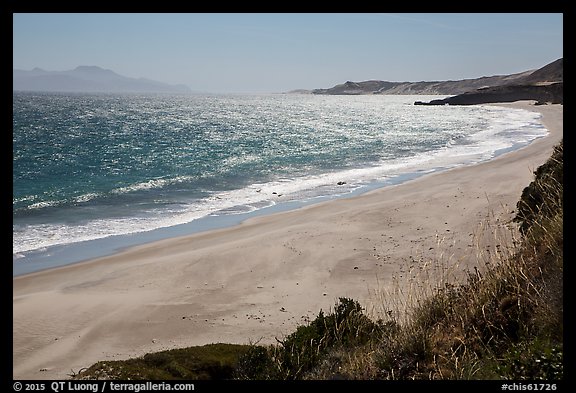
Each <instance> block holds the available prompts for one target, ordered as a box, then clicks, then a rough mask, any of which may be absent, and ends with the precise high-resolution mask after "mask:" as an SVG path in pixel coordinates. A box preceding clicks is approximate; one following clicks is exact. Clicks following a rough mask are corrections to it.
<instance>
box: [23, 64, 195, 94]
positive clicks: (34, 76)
mask: <svg viewBox="0 0 576 393" xmlns="http://www.w3.org/2000/svg"><path fill="white" fill-rule="evenodd" d="M12 81H13V87H12V90H24V91H57V92H104V93H121V92H126V93H152V92H158V93H161V92H166V93H190V92H191V90H190V88H189V87H187V86H184V85H170V84H167V83H162V82H157V81H153V80H150V79H145V78H130V77H126V76H122V75H119V74H117V73H115V72H114V71H111V70H106V69H103V68H100V67H97V66H79V67H76V68H75V69H73V70H69V71H45V70H42V69H40V68H34V69H33V70H32V71H24V70H13V72H12Z"/></svg>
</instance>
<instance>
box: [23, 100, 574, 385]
mask: <svg viewBox="0 0 576 393" xmlns="http://www.w3.org/2000/svg"><path fill="white" fill-rule="evenodd" d="M499 105H500V104H499ZM501 105H510V106H513V107H519V108H524V109H528V110H534V111H538V112H541V113H542V114H543V123H544V124H545V126H546V127H547V128H548V129H549V131H550V134H549V135H548V136H547V137H544V138H540V139H537V140H536V141H534V142H533V143H532V144H530V145H529V146H527V147H525V148H522V149H520V150H517V151H514V152H511V153H507V154H504V155H501V156H499V157H497V158H496V159H493V160H491V161H488V162H485V163H481V164H477V165H473V166H468V167H461V168H455V169H452V170H448V171H445V172H440V173H434V174H430V175H426V176H423V177H420V178H418V179H415V180H412V181H409V182H406V183H404V184H401V185H396V186H390V187H385V188H382V189H378V190H375V191H372V192H370V193H367V194H363V195H360V196H357V197H353V198H347V199H337V200H333V201H328V202H323V203H320V204H316V205H311V206H307V207H304V208H301V209H298V210H294V211H289V212H284V213H278V214H274V215H269V216H263V217H256V218H252V219H250V220H248V221H246V222H244V223H242V224H241V225H238V226H235V227H232V228H227V229H221V230H216V231H211V232H206V233H200V234H196V235H191V236H186V237H180V238H172V239H167V240H162V241H158V242H154V243H149V244H145V245H142V246H137V247H134V248H130V249H128V250H126V251H123V252H121V253H118V254H116V255H112V256H109V257H104V258H99V259H96V260H92V261H88V262H84V263H78V264H73V265H69V266H64V267H60V268H55V269H51V270H47V271H42V272H37V273H32V274H28V275H24V276H19V277H15V278H14V279H13V361H14V365H13V378H14V379H65V378H67V377H68V376H69V374H71V373H72V372H78V371H79V370H80V369H81V368H83V367H88V366H90V365H92V364H93V363H95V362H96V361H99V360H118V359H126V358H128V357H135V356H140V355H143V354H144V353H147V352H152V351H160V350H164V349H172V348H179V347H185V346H191V345H203V344H209V343H217V342H226V343H240V344H248V343H260V344H266V343H274V342H275V341H276V338H278V339H282V338H283V337H284V336H285V335H287V334H289V333H291V332H293V331H294V329H295V327H296V326H298V325H300V324H302V323H304V322H306V320H307V318H310V319H313V318H314V317H315V316H316V315H317V314H318V312H319V311H320V309H323V310H324V311H328V310H330V309H331V308H332V307H333V306H334V304H335V303H336V302H337V300H338V298H339V297H350V298H353V299H355V300H357V301H359V302H360V303H361V304H362V305H363V306H365V307H366V308H367V310H368V312H369V313H377V312H379V311H380V312H383V311H385V310H386V309H387V307H388V305H387V304H385V303H386V302H387V301H392V302H393V301H394V300H393V299H391V298H390V297H388V298H386V299H385V297H386V296H387V294H390V293H392V292H394V291H395V290H396V291H397V290H398V289H399V288H400V287H401V286H402V285H405V284H401V283H402V282H405V281H407V279H410V278H411V277H412V279H414V277H413V275H414V274H416V273H417V272H418V271H420V270H421V269H422V268H423V265H424V264H426V263H427V261H430V260H433V259H434V258H439V259H442V260H444V261H445V266H444V268H447V269H448V270H451V269H452V270H454V271H456V270H458V269H461V268H464V267H470V266H473V265H472V264H473V263H476V262H473V261H474V260H475V258H474V256H475V255H476V254H477V253H478V251H479V250H482V249H483V248H484V247H485V248H486V249H489V248H490V247H494V246H495V244H493V243H491V241H490V239H488V240H483V241H482V242H484V243H482V242H481V243H482V244H481V245H477V244H476V243H477V241H476V240H475V239H479V238H480V236H479V235H478V234H479V233H480V232H481V231H482V228H490V230H492V229H494V228H495V226H504V225H505V223H506V222H507V221H509V220H510V218H511V217H513V213H512V212H513V211H514V210H515V207H516V202H517V201H518V199H519V198H520V195H521V193H522V190H523V188H524V187H526V186H527V185H528V184H529V183H530V181H532V179H533V171H534V170H535V169H536V168H537V167H538V166H539V165H541V164H542V163H544V162H545V161H546V159H548V157H549V156H550V154H551V152H552V148H553V146H554V145H555V144H557V143H558V142H559V141H560V139H561V138H562V136H563V107H562V106H561V105H545V106H544V105H543V106H534V105H533V102H528V101H527V102H517V103H512V104H501ZM488 221H489V222H490V223H489V224H486V223H487V222H488ZM488 237H489V236H488ZM494 241H495V242H496V241H497V240H494ZM450 265H452V266H450ZM415 280H417V281H419V283H420V284H421V285H423V286H427V287H432V286H433V283H432V282H426V280H425V279H422V278H421V277H420V278H416V279H415ZM395 288H396V289H395ZM375 315H376V316H377V314H375Z"/></svg>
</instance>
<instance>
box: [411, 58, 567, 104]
mask: <svg viewBox="0 0 576 393" xmlns="http://www.w3.org/2000/svg"><path fill="white" fill-rule="evenodd" d="M520 100H536V101H538V102H539V103H540V104H543V103H548V102H550V103H553V104H563V103H564V61H563V59H558V60H556V61H554V62H552V63H550V64H547V65H545V66H544V67H542V68H539V69H538V70H536V71H533V72H531V73H529V74H528V75H525V76H523V77H521V78H517V79H515V80H514V81H513V82H509V83H503V84H501V85H497V86H490V87H484V88H480V89H475V90H470V91H467V92H464V93H462V94H457V95H455V96H452V97H448V98H445V99H442V100H432V101H430V102H421V101H416V102H415V103H414V104H415V105H474V104H486V103H490V102H514V101H520Z"/></svg>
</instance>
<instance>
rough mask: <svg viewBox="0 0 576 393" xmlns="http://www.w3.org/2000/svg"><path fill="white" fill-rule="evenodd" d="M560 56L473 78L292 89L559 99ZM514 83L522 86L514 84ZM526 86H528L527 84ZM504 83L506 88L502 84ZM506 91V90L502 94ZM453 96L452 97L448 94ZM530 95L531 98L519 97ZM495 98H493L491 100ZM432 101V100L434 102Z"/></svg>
mask: <svg viewBox="0 0 576 393" xmlns="http://www.w3.org/2000/svg"><path fill="white" fill-rule="evenodd" d="M563 77H564V68H563V59H558V60H556V61H554V62H552V63H550V64H548V65H546V66H544V67H542V68H540V69H537V70H529V71H524V72H521V73H517V74H510V75H496V76H489V77H481V78H476V79H463V80H458V81H434V82H388V81H381V80H370V81H364V82H350V81H348V82H346V83H343V84H339V85H336V86H334V87H331V88H328V89H314V90H308V91H303V90H294V91H293V92H294V93H296V92H297V93H306V92H307V93H311V94H328V95H360V94H430V95H456V96H459V95H464V94H466V95H467V96H466V97H464V98H459V99H455V100H452V102H447V101H449V100H450V99H446V100H447V101H444V102H443V103H452V104H459V105H462V104H465V103H466V102H467V99H473V100H475V101H478V100H480V101H482V99H483V98H480V96H482V97H484V99H488V98H487V97H488V95H490V99H506V100H513V98H514V97H515V96H516V94H517V93H518V94H520V93H522V94H520V95H519V96H521V97H534V98H532V99H537V100H538V99H540V98H542V99H544V100H546V101H555V102H558V101H559V100H560V102H561V101H562V93H563ZM515 86H524V87H523V88H516V87H515ZM527 86H529V87H527ZM504 87H505V88H504ZM504 93H505V94H504ZM451 98H455V97H451ZM518 99H531V98H518ZM492 102H494V101H492ZM433 105H435V104H433Z"/></svg>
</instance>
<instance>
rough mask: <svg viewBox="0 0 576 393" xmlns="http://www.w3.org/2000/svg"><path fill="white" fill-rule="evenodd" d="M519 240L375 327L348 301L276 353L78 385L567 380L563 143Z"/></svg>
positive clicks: (158, 356)
mask: <svg viewBox="0 0 576 393" xmlns="http://www.w3.org/2000/svg"><path fill="white" fill-rule="evenodd" d="M514 221H516V222H517V223H518V224H519V228H520V232H521V234H522V238H521V241H520V242H519V243H518V244H516V245H515V247H514V248H513V250H512V251H511V252H509V253H505V255H504V253H502V252H500V250H497V251H496V252H494V253H493V254H491V255H490V258H488V259H484V260H483V264H484V265H485V267H484V268H483V269H475V270H474V272H469V273H468V276H467V278H466V279H465V280H464V281H463V282H461V283H444V284H443V286H442V287H439V288H435V289H434V290H433V293H432V294H431V295H430V296H426V297H423V298H420V299H417V301H415V302H414V305H413V307H412V309H411V311H410V313H409V315H408V317H407V318H406V319H403V320H399V319H398V318H394V315H395V314H394V313H392V312H390V313H388V314H387V315H386V318H382V319H378V320H376V321H373V320H372V319H371V318H369V317H368V316H367V315H366V314H365V312H364V310H363V308H362V306H361V305H360V304H359V303H358V302H357V301H355V300H353V299H348V298H340V299H339V302H338V303H337V304H336V305H335V306H334V308H333V310H331V311H330V312H328V313H327V314H325V313H324V312H323V311H320V312H319V314H318V316H317V317H316V318H315V319H314V320H312V321H311V322H310V323H308V324H306V325H302V326H299V327H298V328H297V329H296V331H295V332H293V333H292V334H290V335H288V336H287V337H286V338H285V339H284V340H282V341H281V342H280V343H279V344H278V345H270V346H261V345H232V344H211V345H205V346H201V347H191V348H185V349H175V350H170V351H163V352H159V353H153V354H147V355H145V356H143V357H141V358H138V359H130V360H126V361H105V362H98V363H96V364H95V365H93V366H92V367H90V368H89V369H87V370H84V371H82V372H80V373H78V374H76V375H74V376H73V378H76V379H104V378H105V379H250V380H255V379H256V380H264V379H514V380H523V379H527V380H558V379H562V377H563V365H562V364H563V363H562V362H563V144H562V142H561V143H560V144H559V145H558V146H556V147H555V149H554V152H553V154H552V156H551V157H550V159H549V160H548V161H547V162H546V163H545V164H543V165H542V166H540V167H539V168H538V169H537V170H536V171H535V179H534V181H533V182H532V183H531V184H530V185H529V186H528V187H526V188H525V189H524V192H523V193H522V197H521V199H520V201H518V204H517V214H516V217H515V219H514Z"/></svg>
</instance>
